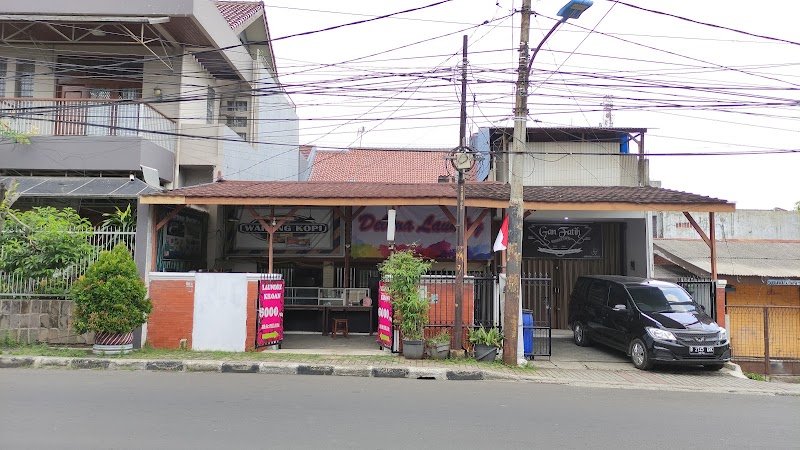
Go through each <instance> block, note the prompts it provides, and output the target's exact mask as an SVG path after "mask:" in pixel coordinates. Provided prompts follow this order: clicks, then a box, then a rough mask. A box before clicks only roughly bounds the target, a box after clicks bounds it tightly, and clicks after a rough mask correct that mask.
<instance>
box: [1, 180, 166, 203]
mask: <svg viewBox="0 0 800 450" xmlns="http://www.w3.org/2000/svg"><path fill="white" fill-rule="evenodd" d="M14 182H16V183H17V192H19V194H20V196H21V197H28V198H31V197H66V198H138V197H139V195H141V194H152V193H155V192H159V190H158V189H156V188H154V187H152V186H150V185H148V184H147V183H145V182H144V181H142V180H139V179H136V178H135V179H133V180H131V179H129V178H118V177H117V178H106V177H2V178H0V183H3V184H5V186H6V188H7V189H8V188H10V187H11V186H12V184H13V183H14Z"/></svg>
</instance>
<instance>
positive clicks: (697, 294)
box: [674, 278, 717, 320]
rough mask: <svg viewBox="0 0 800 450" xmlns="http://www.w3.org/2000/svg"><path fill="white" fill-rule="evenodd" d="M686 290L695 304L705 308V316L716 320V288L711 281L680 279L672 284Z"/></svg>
mask: <svg viewBox="0 0 800 450" xmlns="http://www.w3.org/2000/svg"><path fill="white" fill-rule="evenodd" d="M674 283H675V284H677V285H678V286H681V287H682V288H684V289H686V292H688V293H689V295H691V296H692V298H693V299H694V301H695V302H697V303H698V304H699V305H700V306H702V307H703V308H705V310H706V314H708V315H709V316H711V318H712V319H714V320H717V286H716V285H715V284H714V282H713V281H711V280H704V279H699V278H680V279H678V280H677V281H675V282H674Z"/></svg>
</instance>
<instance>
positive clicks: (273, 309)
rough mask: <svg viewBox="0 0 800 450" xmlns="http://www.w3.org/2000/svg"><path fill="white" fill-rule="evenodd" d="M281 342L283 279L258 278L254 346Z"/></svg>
mask: <svg viewBox="0 0 800 450" xmlns="http://www.w3.org/2000/svg"><path fill="white" fill-rule="evenodd" d="M281 342H283V280H260V281H259V282H258V315H257V320H256V348H259V347H266V346H267V345H276V344H280V343H281Z"/></svg>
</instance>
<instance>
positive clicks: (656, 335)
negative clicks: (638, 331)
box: [645, 327, 678, 341]
mask: <svg viewBox="0 0 800 450" xmlns="http://www.w3.org/2000/svg"><path fill="white" fill-rule="evenodd" d="M645 330H647V334H649V335H650V337H651V338H653V339H655V340H657V341H677V340H678V338H676V337H675V335H674V334H672V333H670V332H669V331H667V330H662V329H661V328H653V327H647V328H645Z"/></svg>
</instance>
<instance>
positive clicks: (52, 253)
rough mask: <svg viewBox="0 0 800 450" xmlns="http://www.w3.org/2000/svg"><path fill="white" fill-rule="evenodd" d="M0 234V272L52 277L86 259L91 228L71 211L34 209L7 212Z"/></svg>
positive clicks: (88, 251)
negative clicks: (8, 218)
mask: <svg viewBox="0 0 800 450" xmlns="http://www.w3.org/2000/svg"><path fill="white" fill-rule="evenodd" d="M8 213H9V215H10V217H11V218H12V219H13V220H6V222H5V223H4V224H3V232H2V233H1V234H0V254H1V255H2V256H0V270H2V271H5V272H12V273H15V274H19V275H22V276H25V277H29V278H41V277H52V276H53V274H54V273H55V271H57V270H61V269H65V268H67V267H69V266H70V265H73V264H75V263H78V262H80V261H82V260H85V259H87V258H88V257H89V256H91V255H92V253H93V252H94V251H95V249H94V247H93V246H92V245H91V244H90V243H89V237H90V236H91V235H92V231H93V230H92V224H91V223H90V222H89V221H88V220H87V219H85V218H82V217H80V216H79V215H78V213H77V212H75V210H74V209H72V208H64V209H62V210H58V209H56V208H53V207H50V206H47V207H35V208H33V209H32V210H30V211H25V212H20V211H15V210H9V211H8Z"/></svg>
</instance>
